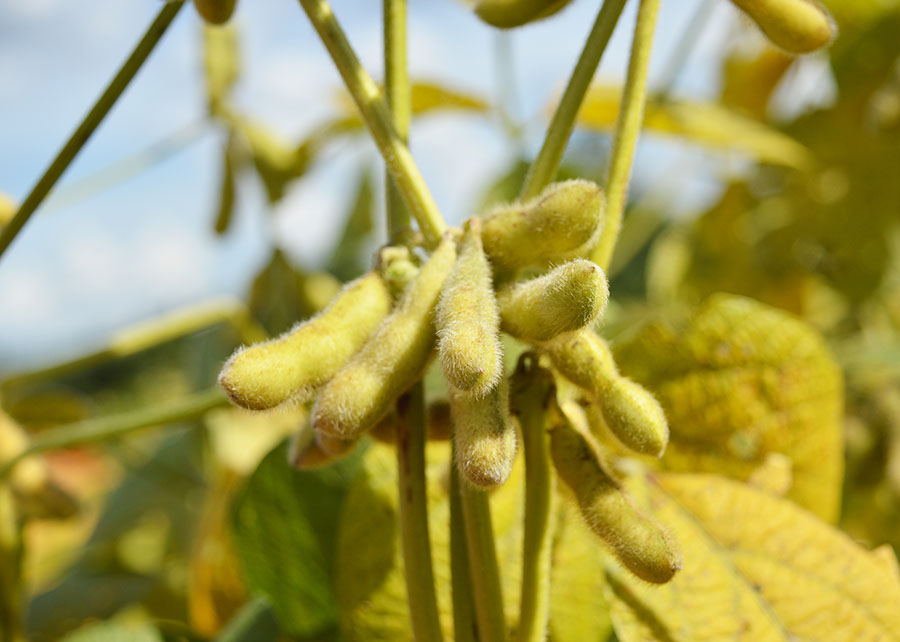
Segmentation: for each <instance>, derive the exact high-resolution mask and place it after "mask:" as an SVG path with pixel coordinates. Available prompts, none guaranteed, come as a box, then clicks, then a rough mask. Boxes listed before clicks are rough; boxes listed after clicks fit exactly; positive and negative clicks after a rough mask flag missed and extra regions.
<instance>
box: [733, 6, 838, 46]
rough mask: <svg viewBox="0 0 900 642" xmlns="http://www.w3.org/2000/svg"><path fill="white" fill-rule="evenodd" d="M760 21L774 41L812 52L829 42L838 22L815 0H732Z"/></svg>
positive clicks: (765, 32)
mask: <svg viewBox="0 0 900 642" xmlns="http://www.w3.org/2000/svg"><path fill="white" fill-rule="evenodd" d="M731 1H732V2H733V3H734V4H735V5H736V6H737V7H739V8H740V9H743V10H744V12H745V13H746V14H747V15H748V16H750V18H752V19H753V21H754V22H755V23H756V24H757V25H759V28H760V30H762V32H763V33H764V34H766V36H767V37H768V38H769V40H771V41H772V43H773V44H775V45H777V46H778V47H781V48H782V49H784V50H785V51H789V52H791V53H809V52H810V51H815V50H816V49H821V48H822V47H824V46H826V45H828V44H829V43H830V42H831V41H832V40H834V37H835V36H836V35H837V26H836V25H835V22H834V19H833V18H832V17H831V14H829V13H828V10H827V9H826V8H825V7H823V6H822V5H821V4H819V3H818V2H816V0H731Z"/></svg>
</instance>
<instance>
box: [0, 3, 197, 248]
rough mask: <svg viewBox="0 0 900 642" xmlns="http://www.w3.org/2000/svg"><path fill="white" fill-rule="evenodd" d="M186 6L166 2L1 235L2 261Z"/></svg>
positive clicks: (0, 232)
mask: <svg viewBox="0 0 900 642" xmlns="http://www.w3.org/2000/svg"><path fill="white" fill-rule="evenodd" d="M182 5H184V1H183V0H178V1H177V2H166V3H164V4H163V5H162V7H161V8H160V10H159V13H158V14H157V16H156V18H155V19H154V20H153V22H152V23H151V24H150V26H149V27H148V28H147V32H146V33H145V34H144V36H143V37H142V38H141V40H140V42H138V44H137V46H136V47H135V48H134V51H132V52H131V55H130V56H128V58H127V59H126V60H125V62H124V63H123V64H122V67H121V68H120V69H119V71H118V73H116V75H115V76H114V77H113V79H112V80H111V81H110V83H109V85H107V87H106V89H105V90H103V93H102V94H100V97H99V98H98V99H97V102H95V103H94V106H93V107H91V110H90V111H89V112H88V113H87V115H86V116H85V117H84V120H82V121H81V124H80V125H78V127H77V128H76V129H75V131H74V132H73V133H72V135H71V136H70V137H69V140H68V141H66V144H65V145H63V148H62V149H61V150H60V151H59V153H58V154H57V155H56V158H54V159H53V162H51V163H50V166H49V167H48V168H47V169H46V170H45V171H44V175H43V176H41V178H40V179H39V180H38V182H37V183H36V184H35V186H34V187H32V188H31V192H30V193H29V194H28V196H26V197H25V200H24V201H23V202H22V205H21V206H20V207H19V209H18V211H17V212H16V215H15V216H14V217H13V218H12V220H11V221H10V222H9V224H8V225H6V227H4V228H3V230H2V231H0V257H2V256H3V253H4V252H6V249H7V248H8V247H9V245H10V244H11V243H12V242H13V240H14V239H15V238H16V235H17V234H18V233H19V231H20V230H21V229H22V227H23V226H24V225H25V224H26V223H27V222H28V220H29V219H30V218H31V215H32V214H34V211H35V210H36V209H37V208H38V206H39V205H40V204H41V203H42V202H43V201H44V199H45V198H46V197H47V195H48V194H49V193H50V190H52V189H53V186H54V185H56V182H57V181H58V180H59V178H60V176H62V174H63V172H65V171H66V168H68V167H69V165H70V164H71V162H72V161H73V160H74V159H75V156H77V155H78V152H79V151H81V148H82V147H84V145H85V143H87V141H88V139H89V138H90V137H91V134H93V133H94V130H95V129H97V126H98V125H99V124H100V123H101V122H102V121H103V119H104V118H105V117H106V115H107V114H108V113H109V110H110V109H112V106H113V105H115V104H116V101H117V100H118V99H119V96H121V95H122V92H123V91H125V88H126V87H127V86H128V84H129V83H130V82H131V80H132V79H133V78H134V76H135V75H136V74H137V72H138V70H139V69H140V68H141V66H142V65H143V64H144V62H145V61H146V60H147V57H148V56H149V55H150V52H151V51H153V49H154V47H156V45H157V43H158V42H159V41H160V39H161V38H162V36H163V34H164V33H165V32H166V29H167V28H168V27H169V25H170V24H171V23H172V20H173V19H174V18H175V15H176V14H177V13H178V10H179V9H181V7H182Z"/></svg>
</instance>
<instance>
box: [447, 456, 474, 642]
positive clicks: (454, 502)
mask: <svg viewBox="0 0 900 642" xmlns="http://www.w3.org/2000/svg"><path fill="white" fill-rule="evenodd" d="M469 564H470V562H469V547H468V544H467V542H466V525H465V522H464V518H463V513H462V499H461V497H460V493H459V473H458V471H457V468H456V453H455V452H452V453H451V455H450V581H451V585H452V589H453V639H454V640H455V642H476V640H477V639H478V624H477V623H476V621H475V605H474V604H473V603H472V573H471V571H470V570H469V568H470V567H469Z"/></svg>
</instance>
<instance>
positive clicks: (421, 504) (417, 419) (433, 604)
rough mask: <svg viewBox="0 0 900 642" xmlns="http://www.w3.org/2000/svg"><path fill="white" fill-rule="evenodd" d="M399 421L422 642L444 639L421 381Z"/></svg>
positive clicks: (409, 570) (408, 566)
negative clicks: (427, 480)
mask: <svg viewBox="0 0 900 642" xmlns="http://www.w3.org/2000/svg"><path fill="white" fill-rule="evenodd" d="M398 415H399V421H397V473H398V474H397V477H398V480H399V483H398V488H397V490H398V492H399V502H398V504H399V518H400V540H401V543H402V545H403V571H404V574H405V575H406V593H407V602H408V604H409V613H410V617H411V619H412V628H413V638H414V639H415V640H417V641H418V642H431V641H432V640H434V641H439V640H442V639H443V635H442V634H441V624H440V617H439V614H438V607H437V597H436V596H435V593H434V572H433V571H432V565H431V539H430V538H429V537H428V505H427V499H428V495H427V492H426V488H425V436H426V435H425V430H426V427H425V390H424V387H423V385H422V382H421V381H420V382H419V383H417V384H416V385H415V386H413V389H412V390H411V391H410V393H409V395H407V396H406V397H405V398H404V399H402V400H401V402H400V408H399V412H398Z"/></svg>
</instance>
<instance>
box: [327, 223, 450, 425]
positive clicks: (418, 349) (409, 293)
mask: <svg viewBox="0 0 900 642" xmlns="http://www.w3.org/2000/svg"><path fill="white" fill-rule="evenodd" d="M455 260H456V245H455V243H454V241H453V238H452V235H451V234H450V233H448V234H445V235H444V238H443V240H442V241H441V243H440V245H438V247H437V249H435V251H434V253H433V254H432V255H431V258H429V259H428V262H427V263H425V265H424V266H422V269H421V270H420V271H419V274H418V275H417V276H416V278H415V279H414V280H413V281H412V282H411V283H410V284H409V287H408V288H407V289H406V291H405V292H404V293H403V297H402V298H401V300H400V301H399V303H398V304H397V308H396V309H395V310H394V312H392V313H391V314H390V315H389V316H388V317H387V318H386V319H385V320H384V321H383V322H382V323H381V325H379V326H378V328H377V329H376V330H375V332H374V333H373V334H372V336H371V337H370V338H369V340H368V341H367V342H366V344H365V345H364V346H363V347H362V349H361V350H360V351H359V352H358V353H357V354H356V356H354V357H353V359H351V360H350V362H349V363H348V364H347V365H346V366H344V367H343V368H342V369H341V370H340V371H339V372H338V373H337V374H336V375H335V376H334V377H333V378H332V379H331V381H329V382H328V383H327V384H326V385H325V387H324V388H322V392H321V393H320V394H319V398H318V399H317V400H316V404H315V406H314V407H313V411H312V412H313V419H312V422H313V426H314V427H315V428H316V429H317V430H320V431H322V432H324V433H326V434H329V435H333V436H335V437H339V438H341V439H352V438H354V437H356V436H358V435H360V434H362V433H363V432H364V431H366V430H368V429H369V428H371V427H373V426H374V425H375V424H376V423H377V422H378V420H379V419H381V418H382V417H383V416H384V414H385V413H386V412H387V411H388V409H389V408H390V406H391V404H392V403H393V401H394V400H395V399H396V398H397V397H398V396H400V395H401V394H402V393H403V392H405V391H406V390H407V389H408V388H409V387H410V386H411V385H412V384H414V383H415V382H416V381H418V380H419V378H420V377H421V376H422V372H423V370H424V369H425V366H426V365H427V364H428V357H429V356H430V355H431V351H432V348H433V347H434V323H433V321H432V318H431V317H432V311H433V310H434V306H435V304H436V303H437V300H438V296H439V295H440V292H441V287H442V286H443V285H444V281H445V280H446V279H447V275H449V274H450V270H451V269H452V268H453V264H454V262H455Z"/></svg>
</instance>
